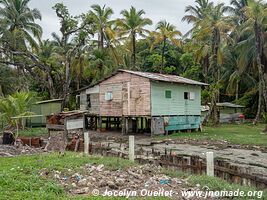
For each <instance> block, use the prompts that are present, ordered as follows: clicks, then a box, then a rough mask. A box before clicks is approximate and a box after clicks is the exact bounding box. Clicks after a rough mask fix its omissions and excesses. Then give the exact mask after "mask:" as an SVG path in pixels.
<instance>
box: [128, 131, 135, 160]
mask: <svg viewBox="0 0 267 200" xmlns="http://www.w3.org/2000/svg"><path fill="white" fill-rule="evenodd" d="M129 160H130V161H132V162H134V136H133V135H130V136H129Z"/></svg>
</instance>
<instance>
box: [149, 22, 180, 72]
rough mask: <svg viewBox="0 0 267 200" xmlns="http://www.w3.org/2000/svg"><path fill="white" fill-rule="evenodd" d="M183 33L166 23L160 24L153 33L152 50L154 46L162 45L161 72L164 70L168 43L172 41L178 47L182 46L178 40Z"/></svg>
mask: <svg viewBox="0 0 267 200" xmlns="http://www.w3.org/2000/svg"><path fill="white" fill-rule="evenodd" d="M181 35H182V33H181V32H180V31H177V30H176V27H175V26H174V25H172V24H170V23H168V22H166V21H160V22H158V24H157V26H156V31H154V32H152V33H151V36H152V38H153V42H152V45H151V49H153V47H154V45H156V44H160V43H162V51H161V70H160V72H161V73H162V70H163V69H164V55H165V47H166V42H167V41H170V42H171V43H173V44H174V45H176V46H181V41H180V40H179V39H178V38H177V37H178V36H181Z"/></svg>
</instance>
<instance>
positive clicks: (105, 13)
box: [90, 4, 113, 49]
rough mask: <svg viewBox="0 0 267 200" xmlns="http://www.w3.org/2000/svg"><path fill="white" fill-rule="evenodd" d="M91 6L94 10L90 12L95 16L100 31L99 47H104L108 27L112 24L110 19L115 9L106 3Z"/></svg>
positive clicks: (94, 19)
mask: <svg viewBox="0 0 267 200" xmlns="http://www.w3.org/2000/svg"><path fill="white" fill-rule="evenodd" d="M91 8H92V9H93V11H91V12H90V14H91V15H92V17H93V21H94V23H95V26H96V29H97V32H98V48H102V49H103V48H104V38H105V37H106V36H105V33H106V29H107V28H108V27H109V26H110V24H111V23H112V21H109V19H110V17H111V15H112V14H113V10H112V9H111V8H110V7H106V6H105V5H104V6H103V7H101V6H100V5H96V4H95V5H92V6H91Z"/></svg>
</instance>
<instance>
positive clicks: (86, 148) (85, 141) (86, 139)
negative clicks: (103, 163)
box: [83, 132, 90, 155]
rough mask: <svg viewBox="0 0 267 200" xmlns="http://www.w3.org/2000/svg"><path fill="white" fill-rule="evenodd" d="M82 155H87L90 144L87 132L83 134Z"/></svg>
mask: <svg viewBox="0 0 267 200" xmlns="http://www.w3.org/2000/svg"><path fill="white" fill-rule="evenodd" d="M83 136H84V153H85V154H87V155H88V154H89V143H90V138H89V132H84V133H83Z"/></svg>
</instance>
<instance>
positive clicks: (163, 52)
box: [160, 36, 166, 73]
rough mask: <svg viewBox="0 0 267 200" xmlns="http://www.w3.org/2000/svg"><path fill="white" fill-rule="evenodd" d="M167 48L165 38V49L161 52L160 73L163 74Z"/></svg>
mask: <svg viewBox="0 0 267 200" xmlns="http://www.w3.org/2000/svg"><path fill="white" fill-rule="evenodd" d="M165 46H166V37H165V36H164V39H163V47H162V52H161V69H160V73H162V72H163V69H164V54H165Z"/></svg>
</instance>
